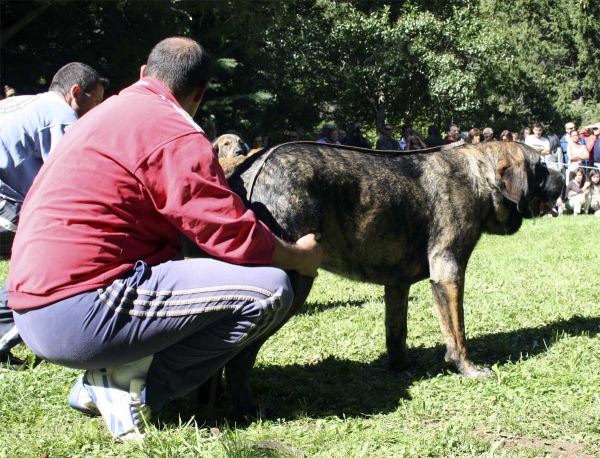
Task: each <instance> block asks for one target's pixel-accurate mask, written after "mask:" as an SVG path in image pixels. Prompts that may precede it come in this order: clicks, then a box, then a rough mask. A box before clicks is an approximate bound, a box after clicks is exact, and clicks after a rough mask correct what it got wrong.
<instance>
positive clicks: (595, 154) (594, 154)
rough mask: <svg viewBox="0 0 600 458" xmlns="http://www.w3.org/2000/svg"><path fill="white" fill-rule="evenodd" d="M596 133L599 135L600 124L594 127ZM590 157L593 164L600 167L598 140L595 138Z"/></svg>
mask: <svg viewBox="0 0 600 458" xmlns="http://www.w3.org/2000/svg"><path fill="white" fill-rule="evenodd" d="M596 135H597V136H599V137H600V126H598V128H597V129H596ZM592 158H593V161H594V164H595V165H596V166H597V167H598V168H600V140H596V142H595V143H594V147H593V148H592Z"/></svg>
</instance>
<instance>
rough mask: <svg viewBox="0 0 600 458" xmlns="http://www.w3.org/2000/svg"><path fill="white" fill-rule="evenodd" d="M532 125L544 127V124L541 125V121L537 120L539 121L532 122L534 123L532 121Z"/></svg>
mask: <svg viewBox="0 0 600 458" xmlns="http://www.w3.org/2000/svg"><path fill="white" fill-rule="evenodd" d="M533 127H534V128H535V127H539V128H542V129H543V128H544V126H542V123H541V122H539V121H536V122H534V123H533Z"/></svg>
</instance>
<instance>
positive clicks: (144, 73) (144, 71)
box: [140, 64, 146, 79]
mask: <svg viewBox="0 0 600 458" xmlns="http://www.w3.org/2000/svg"><path fill="white" fill-rule="evenodd" d="M144 76H146V64H144V65H142V66H141V67H140V79H142V78H143V77H144Z"/></svg>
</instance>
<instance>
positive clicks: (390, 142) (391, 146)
mask: <svg viewBox="0 0 600 458" xmlns="http://www.w3.org/2000/svg"><path fill="white" fill-rule="evenodd" d="M393 130H394V128H393V127H392V125H391V124H386V125H385V126H383V127H382V128H381V136H380V137H379V138H378V139H377V144H376V145H375V149H379V150H397V149H400V144H399V143H398V140H396V139H394V138H392V133H393Z"/></svg>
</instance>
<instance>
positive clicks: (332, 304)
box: [295, 296, 383, 315]
mask: <svg viewBox="0 0 600 458" xmlns="http://www.w3.org/2000/svg"><path fill="white" fill-rule="evenodd" d="M373 300H374V301H381V302H383V296H381V297H374V298H373ZM365 302H366V300H364V299H361V300H353V301H329V302H327V303H326V304H323V303H319V302H317V303H314V302H313V303H307V302H305V303H304V304H302V307H300V309H299V310H298V312H296V313H295V315H315V314H317V313H321V312H324V311H325V310H329V309H335V308H343V307H352V308H354V307H356V308H361V307H363V306H364V305H365Z"/></svg>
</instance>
